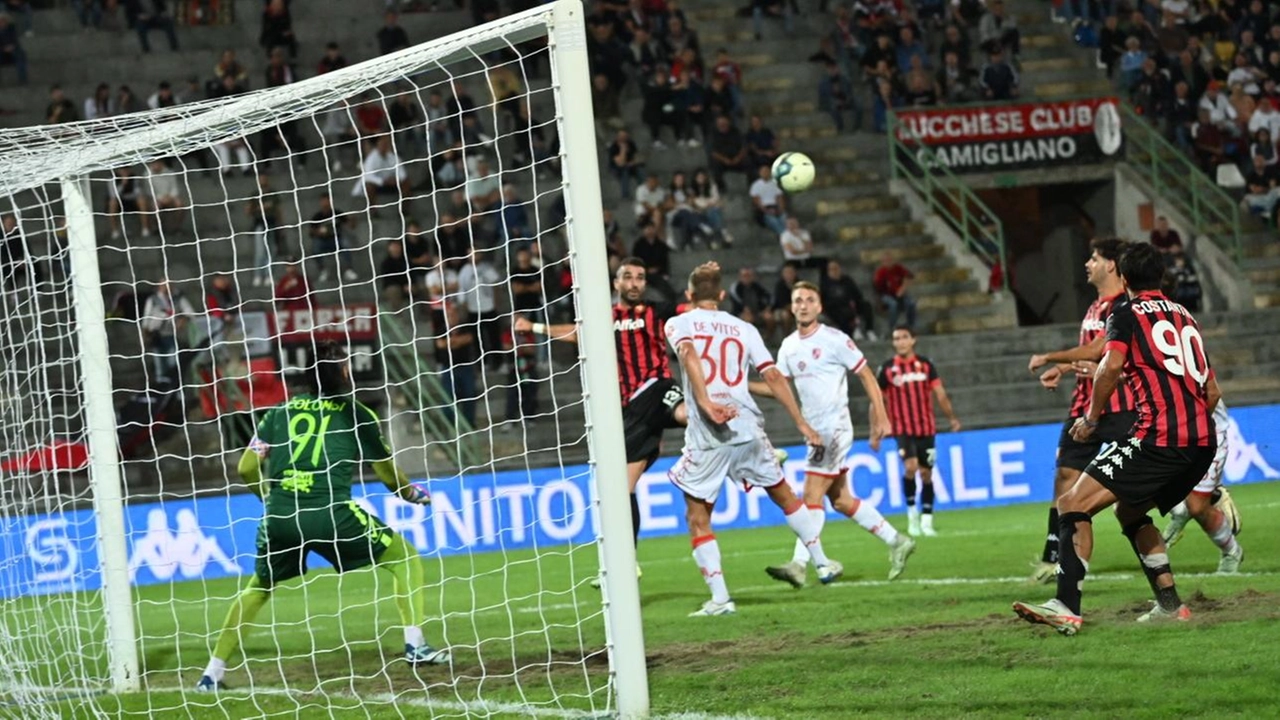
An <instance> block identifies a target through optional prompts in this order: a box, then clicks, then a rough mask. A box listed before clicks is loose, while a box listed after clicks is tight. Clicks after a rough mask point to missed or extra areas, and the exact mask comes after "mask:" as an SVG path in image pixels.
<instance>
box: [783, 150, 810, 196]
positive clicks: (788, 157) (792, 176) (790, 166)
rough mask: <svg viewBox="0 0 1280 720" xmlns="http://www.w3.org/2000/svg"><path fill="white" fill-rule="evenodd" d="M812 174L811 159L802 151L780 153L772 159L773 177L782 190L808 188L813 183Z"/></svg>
mask: <svg viewBox="0 0 1280 720" xmlns="http://www.w3.org/2000/svg"><path fill="white" fill-rule="evenodd" d="M813 174H814V170H813V161H812V160H810V159H809V156H808V155H805V154H804V153H798V152H786V153H782V154H781V155H779V156H778V159H777V160H774V161H773V179H774V181H775V182H777V183H778V187H780V188H782V190H783V191H784V192H788V193H798V192H804V191H805V190H808V189H809V186H810V185H812V184H813Z"/></svg>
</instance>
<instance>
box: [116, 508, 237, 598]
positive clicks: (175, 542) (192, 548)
mask: <svg viewBox="0 0 1280 720" xmlns="http://www.w3.org/2000/svg"><path fill="white" fill-rule="evenodd" d="M176 518H177V524H178V529H177V532H174V531H171V530H170V529H169V514H168V513H166V512H165V511H164V509H163V508H156V509H154V510H152V511H151V512H149V513H147V531H146V532H145V533H143V535H142V537H140V538H138V539H137V540H136V541H134V543H133V553H132V554H131V555H130V556H129V579H130V580H131V581H132V580H134V579H135V578H136V577H137V575H138V571H139V570H141V569H143V568H146V569H147V570H148V571H150V572H151V574H152V575H154V576H155V577H156V579H157V580H170V579H172V578H173V577H174V576H175V575H178V574H181V575H182V577H183V578H186V579H191V578H197V577H201V576H203V575H204V570H205V567H207V566H208V565H209V563H211V562H212V563H217V565H218V566H219V567H220V568H222V570H223V572H226V573H229V574H232V575H239V574H240V566H239V565H237V564H236V563H235V562H233V561H232V560H231V558H230V557H228V556H227V553H226V552H225V551H224V550H223V549H222V546H221V545H219V544H218V539H217V538H216V537H213V536H211V535H206V534H205V532H204V529H203V528H201V527H200V523H199V521H198V520H197V519H196V514H195V513H194V512H192V511H191V510H190V509H189V508H183V509H182V510H179V511H178V513H177V516H176Z"/></svg>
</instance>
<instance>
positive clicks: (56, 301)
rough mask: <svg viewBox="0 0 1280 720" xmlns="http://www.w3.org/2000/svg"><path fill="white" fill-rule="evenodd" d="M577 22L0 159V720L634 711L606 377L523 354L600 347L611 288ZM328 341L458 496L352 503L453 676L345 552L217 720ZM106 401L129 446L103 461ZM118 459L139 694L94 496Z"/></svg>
mask: <svg viewBox="0 0 1280 720" xmlns="http://www.w3.org/2000/svg"><path fill="white" fill-rule="evenodd" d="M553 7H554V6H544V7H543V8H540V9H538V10H534V11H530V12H528V13H523V14H521V15H517V16H514V17H512V18H507V19H506V20H505V21H503V22H501V23H500V24H496V25H490V26H485V27H481V28H477V29H475V30H471V31H467V32H463V33H459V34H456V35H452V36H449V37H447V38H443V39H441V40H438V41H434V42H431V43H427V44H424V45H421V46H417V47H415V48H411V49H408V50H405V51H402V52H399V53H396V54H394V55H389V56H384V57H380V58H377V59H374V60H370V61H368V62H364V63H361V64H359V65H355V66H351V67H348V68H345V69H342V70H339V71H336V72H332V73H328V74H325V75H321V76H317V77H314V78H310V79H307V80H304V81H300V82H295V83H291V84H285V85H282V86H279V87H273V88H269V89H263V90H259V91H255V92H241V91H240V89H239V88H236V87H234V85H233V84H229V85H227V86H225V87H224V88H222V90H221V91H220V92H222V93H223V94H225V95H226V96H225V97H222V98H219V99H216V100H210V101H205V102H198V103H192V104H184V105H179V106H176V107H173V108H169V109H166V110H161V111H155V112H149V113H142V114H136V115H130V116H123V117H115V118H109V119H104V120H99V121H92V122H83V123H74V124H68V125H58V126H42V127H34V128H25V129H20V130H6V131H3V132H0V220H2V221H3V233H4V238H3V247H2V248H0V273H2V276H0V285H2V294H0V647H3V648H4V651H3V652H0V716H12V717H23V718H30V717H41V716H62V715H65V714H69V713H75V712H81V711H83V710H84V709H86V708H88V709H90V710H91V712H92V713H93V714H100V715H109V716H124V717H132V716H138V717H143V716H154V715H160V714H162V713H169V712H177V713H179V714H183V715H185V714H187V713H188V712H191V711H193V709H197V708H200V707H207V708H209V709H211V710H212V711H213V712H216V713H218V714H219V715H226V716H230V717H245V716H273V715H296V714H298V713H299V712H303V711H309V710H314V711H317V712H321V713H333V712H338V711H341V710H344V709H359V710H360V711H363V712H374V714H376V715H377V716H378V717H383V716H384V715H383V714H381V713H387V715H389V716H394V715H402V716H406V717H426V716H429V717H446V716H447V717H460V716H490V715H498V714H502V713H508V712H519V713H532V714H538V715H547V716H576V715H581V714H590V713H599V712H607V711H610V710H611V709H612V708H614V706H615V702H616V699H615V688H614V686H613V685H612V684H611V679H610V660H609V654H608V651H607V641H606V633H605V625H606V613H605V607H604V605H603V604H602V602H601V595H600V592H599V591H598V590H596V589H593V588H592V587H591V586H590V585H589V582H590V581H591V580H592V579H593V578H594V577H595V576H596V573H597V567H598V559H597V555H598V537H597V530H596V528H595V527H594V525H595V524H596V523H595V522H594V520H593V518H594V513H593V510H592V502H593V498H594V496H595V490H594V487H593V483H592V480H591V477H592V474H591V472H590V470H589V465H588V462H589V458H588V445H587V430H586V428H587V426H588V425H589V424H590V423H589V422H588V421H589V412H588V411H587V408H586V405H587V403H586V401H585V400H584V391H583V387H584V385H583V380H582V372H581V371H582V362H581V359H580V355H581V354H580V352H579V350H578V349H577V348H575V347H574V346H572V345H565V344H561V345H559V346H557V347H552V346H551V345H550V344H548V342H547V339H546V338H545V337H544V336H541V335H539V336H534V335H532V334H531V333H526V332H521V331H519V330H518V329H515V328H513V321H514V319H515V318H517V317H526V318H529V319H531V320H533V321H534V322H543V323H551V322H574V321H575V319H576V318H578V317H579V315H578V311H579V303H578V302H576V301H577V299H578V297H579V288H580V286H581V283H582V281H583V280H584V279H583V278H576V277H574V273H573V272H572V270H573V257H574V252H575V251H574V233H573V232H570V230H571V228H572V226H573V220H572V217H570V216H569V214H568V211H567V209H566V198H565V194H566V186H567V181H566V178H565V173H564V168H563V164H564V163H565V162H566V161H565V150H564V149H563V148H562V143H561V137H560V135H561V133H562V128H563V125H562V120H563V118H564V114H565V113H568V112H586V113H588V114H589V107H590V105H589V103H590V99H589V98H587V99H585V100H584V101H582V102H584V105H583V106H582V107H581V108H579V109H575V108H573V107H572V106H571V105H572V104H571V103H569V104H567V103H566V100H565V98H564V96H563V95H562V94H561V92H560V87H559V85H558V80H557V78H558V77H559V73H560V72H562V70H561V69H558V68H557V67H556V66H555V52H554V45H555V41H554V40H553V39H552V35H551V34H550V33H549V27H550V26H551V25H552V24H553V21H554V18H555V17H556V15H555V12H554V11H553ZM561 10H563V8H561ZM592 142H594V138H591V139H588V140H586V143H587V144H588V146H589V144H590V143H592ZM67 181H72V182H79V183H80V185H79V187H83V188H87V191H88V198H89V202H90V203H91V207H92V230H93V234H94V237H95V238H96V247H97V252H96V259H97V266H98V274H99V275H100V280H101V287H100V288H96V290H97V291H99V292H100V294H101V298H102V301H103V304H104V308H105V315H106V320H105V327H106V337H107V352H108V358H107V359H106V362H105V363H101V364H98V365H93V363H90V366H91V367H89V368H88V370H89V372H86V368H85V367H84V366H83V364H82V360H83V358H82V356H81V352H82V350H83V339H84V337H83V336H82V335H81V330H82V329H83V328H82V327H81V320H83V319H84V318H85V317H86V312H89V311H90V309H89V308H88V307H87V306H85V305H84V304H83V303H81V302H77V294H76V292H73V286H74V285H75V279H76V274H77V273H80V272H82V268H81V267H80V266H79V265H78V264H77V263H76V262H73V259H74V256H75V253H74V252H73V250H72V248H73V247H74V246H75V238H76V237H83V235H77V233H78V232H83V227H81V228H80V229H77V226H76V225H75V221H74V219H73V220H72V221H71V222H70V223H69V222H68V214H67V208H66V205H67V204H68V203H64V197H63V188H64V186H63V183H64V182H67ZM568 204H569V206H570V207H572V202H570V203H568ZM91 256H92V253H91ZM82 279H83V278H82ZM604 280H605V278H604V277H603V274H602V277H601V278H591V281H593V282H594V281H601V282H603V281H604ZM91 304H92V303H90V305H91ZM316 340H331V341H335V342H337V343H340V344H342V345H344V346H346V347H347V348H348V349H349V351H350V354H351V357H352V373H353V380H354V384H355V387H356V397H357V398H358V399H359V400H360V401H361V402H363V403H364V404H366V405H368V406H369V407H370V408H372V409H373V410H374V411H375V412H376V413H377V414H378V415H379V416H380V419H381V423H380V424H381V427H380V429H381V430H382V432H383V433H384V434H385V436H386V438H387V440H388V442H389V444H390V447H391V448H392V451H393V456H394V459H395V461H396V463H397V465H399V466H400V467H401V468H403V469H404V470H405V471H406V472H407V474H408V475H409V477H410V478H412V479H413V480H414V481H415V482H417V483H419V484H420V486H421V487H424V488H426V489H427V490H429V491H430V492H431V494H432V498H433V504H432V505H431V506H430V507H422V506H418V505H412V504H409V503H407V502H404V501H402V500H400V499H398V498H397V497H395V496H393V495H392V494H391V493H389V492H388V491H387V490H386V488H385V487H383V486H382V485H381V484H380V483H378V482H377V480H376V479H375V478H374V477H373V475H372V473H371V472H370V471H369V469H368V465H367V464H366V465H364V466H363V469H362V470H359V471H357V472H356V474H355V477H354V478H353V488H352V494H353V499H354V502H355V503H356V505H357V506H358V508H359V509H360V510H362V511H363V512H364V513H372V514H374V515H376V516H377V517H379V518H381V519H382V520H383V521H385V522H386V523H387V524H388V525H389V526H390V527H391V528H392V529H393V530H395V531H396V532H398V533H399V534H401V535H402V536H403V537H405V538H406V539H408V540H409V541H410V543H411V544H412V545H413V546H414V547H415V548H416V549H417V550H418V552H419V553H420V554H421V556H422V558H423V563H424V566H425V578H424V583H425V585H426V590H425V594H426V618H425V622H423V624H422V630H423V632H424V635H425V638H426V640H427V641H428V642H430V643H431V644H433V645H436V646H437V647H440V646H443V647H447V648H448V649H449V650H450V652H451V653H452V659H451V661H450V663H449V664H447V665H443V666H431V667H418V668H416V669H415V668H413V667H411V666H409V664H407V663H406V662H404V661H403V660H402V659H401V657H402V655H403V652H404V643H403V641H402V639H401V636H400V633H401V629H400V626H401V622H400V620H399V617H398V615H397V605H396V602H395V600H396V599H395V598H394V597H393V587H392V579H391V575H389V574H387V573H384V572H381V571H379V570H376V569H367V568H366V569H360V570H353V571H350V572H346V573H342V574H337V573H335V572H333V570H332V569H331V568H330V567H329V565H328V563H326V562H325V561H324V560H323V559H322V558H321V557H320V556H318V555H315V554H313V555H311V557H310V559H309V565H310V572H308V573H307V574H306V575H305V576H303V577H302V578H301V579H295V580H290V581H287V582H284V583H281V584H279V585H278V586H277V588H276V589H275V592H274V593H273V597H272V599H271V601H270V602H269V603H268V604H267V606H266V608H265V609H264V610H263V611H262V612H261V613H260V614H259V615H258V617H257V618H256V619H255V620H254V622H253V623H252V624H251V625H250V626H249V628H248V631H247V633H246V635H245V637H244V639H243V642H242V643H241V645H240V648H239V649H238V650H237V651H236V652H235V654H234V656H233V657H232V658H231V659H229V661H228V669H227V673H226V677H225V683H226V685H227V688H228V689H227V690H226V691H225V692H222V693H219V694H214V695H211V694H198V693H196V692H195V685H196V683H197V681H198V680H199V679H200V677H201V673H202V671H203V670H204V668H205V666H206V664H207V663H208V662H209V658H210V653H211V652H212V650H213V649H214V644H215V642H216V640H217V638H218V635H219V630H220V628H221V627H222V625H223V618H224V615H225V614H226V612H227V609H228V607H229V606H230V605H231V602H232V600H233V598H235V596H236V595H237V594H238V593H239V591H240V589H241V588H242V587H243V586H244V585H245V583H246V582H247V581H248V580H249V578H250V577H251V576H252V575H253V574H254V572H255V560H256V555H257V553H256V547H255V541H256V537H255V533H256V529H257V527H258V523H259V521H260V519H261V518H262V517H263V513H264V508H263V504H262V502H261V501H260V500H259V498H258V497H257V496H255V495H253V494H251V493H249V492H247V491H246V488H245V486H244V485H243V483H242V482H241V479H240V476H239V474H238V472H237V462H238V460H239V459H240V457H241V454H242V453H243V452H244V451H245V449H246V447H248V445H249V443H250V440H251V438H253V436H254V433H255V427H256V424H257V423H258V422H259V421H260V420H261V418H262V417H263V415H264V413H265V412H266V411H267V410H268V409H269V408H271V407H273V406H276V405H278V404H280V403H281V402H283V401H284V400H285V399H286V398H287V397H289V396H290V395H291V394H293V393H294V392H295V391H296V389H295V388H294V387H293V383H294V381H295V380H296V379H298V377H299V376H301V375H305V373H301V372H298V370H299V369H300V368H302V367H305V366H307V365H308V364H309V363H310V362H311V351H312V350H311V349H312V348H313V343H314V342H315V341H316ZM104 364H105V365H106V366H108V367H106V368H104V367H102V365H104ZM95 369H96V371H97V374H93V372H94V370H95ZM100 378H105V379H106V380H105V382H107V383H109V385H110V390H111V399H112V400H111V410H112V412H113V413H114V419H115V423H114V424H115V428H114V431H115V442H114V447H107V448H104V447H101V446H96V447H95V446H93V444H92V443H91V442H90V435H89V433H88V432H87V430H86V428H87V427H88V426H89V424H90V418H89V415H88V411H87V409H86V403H85V397H86V391H91V390H93V389H95V386H94V385H92V384H93V383H100V382H103V380H102V379H100ZM97 389H102V388H101V387H97ZM116 460H118V463H119V464H118V467H119V471H120V475H121V485H122V491H123V495H124V509H123V513H124V522H125V533H124V546H125V548H126V550H127V559H128V567H127V576H128V582H129V587H130V592H131V614H132V621H133V624H134V627H135V629H136V643H135V644H136V655H137V657H136V663H137V667H138V673H139V674H138V677H137V678H136V686H137V689H136V690H134V691H131V692H124V693H114V692H112V691H113V689H118V688H119V685H118V680H119V678H116V679H115V681H113V675H112V672H111V667H112V663H113V662H118V661H119V660H118V658H113V657H112V652H113V651H112V646H111V641H110V638H109V637H108V635H109V631H108V628H109V625H110V623H109V622H108V621H107V619H106V613H105V610H104V606H105V604H106V600H105V599H104V592H103V587H104V568H103V560H102V550H103V548H102V547H101V546H100V543H99V530H100V527H99V520H101V516H100V514H98V513H96V512H95V507H94V493H95V488H94V486H93V484H92V483H91V478H92V477H93V475H94V472H95V467H96V464H97V463H101V462H114V461H116ZM373 706H379V707H381V708H383V709H381V710H377V711H376V712H375V711H374V710H373Z"/></svg>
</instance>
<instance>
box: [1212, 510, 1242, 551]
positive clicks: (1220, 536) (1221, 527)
mask: <svg viewBox="0 0 1280 720" xmlns="http://www.w3.org/2000/svg"><path fill="white" fill-rule="evenodd" d="M1215 512H1217V513H1218V529H1217V530H1214V531H1213V532H1211V533H1209V539H1210V540H1212V541H1213V544H1214V545H1217V546H1218V549H1219V550H1221V551H1222V554H1223V555H1230V554H1231V553H1234V552H1235V551H1236V547H1237V545H1236V536H1235V535H1232V534H1231V521H1230V520H1228V519H1227V516H1226V515H1223V514H1222V511H1221V510H1215Z"/></svg>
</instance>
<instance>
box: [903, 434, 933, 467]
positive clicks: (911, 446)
mask: <svg viewBox="0 0 1280 720" xmlns="http://www.w3.org/2000/svg"><path fill="white" fill-rule="evenodd" d="M894 439H895V440H897V441H898V456H899V457H901V458H902V459H903V460H906V459H908V458H915V459H916V464H917V465H919V466H920V467H922V468H931V467H933V460H934V456H935V455H936V454H937V451H936V450H934V449H933V440H934V436H933V435H895V436H894Z"/></svg>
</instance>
